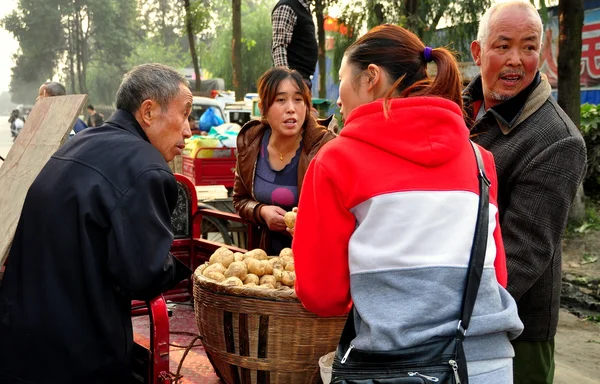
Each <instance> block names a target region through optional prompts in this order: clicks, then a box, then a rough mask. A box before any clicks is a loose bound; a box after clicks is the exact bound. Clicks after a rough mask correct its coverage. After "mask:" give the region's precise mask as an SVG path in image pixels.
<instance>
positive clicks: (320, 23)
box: [315, 0, 327, 99]
mask: <svg viewBox="0 0 600 384" xmlns="http://www.w3.org/2000/svg"><path fill="white" fill-rule="evenodd" d="M326 6H327V0H315V16H316V17H317V42H318V44H319V58H318V62H319V97H320V98H322V99H324V98H325V97H327V94H326V93H327V68H326V61H325V15H324V12H325V7H326Z"/></svg>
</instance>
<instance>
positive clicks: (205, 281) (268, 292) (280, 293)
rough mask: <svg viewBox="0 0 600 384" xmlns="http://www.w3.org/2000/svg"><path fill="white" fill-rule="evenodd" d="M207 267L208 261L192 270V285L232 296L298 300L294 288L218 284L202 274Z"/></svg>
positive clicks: (271, 299)
mask: <svg viewBox="0 0 600 384" xmlns="http://www.w3.org/2000/svg"><path fill="white" fill-rule="evenodd" d="M207 267H208V263H205V264H202V265H201V266H199V267H198V268H196V270H195V271H194V285H196V286H197V287H198V288H203V289H207V290H209V291H212V292H215V293H219V294H224V295H229V296H234V297H239V296H242V297H251V298H253V299H262V300H270V301H293V302H300V300H299V299H298V296H296V291H295V290H294V289H291V290H290V289H283V288H280V289H266V288H256V287H246V286H241V287H240V286H232V285H223V284H219V283H218V282H216V281H215V280H212V279H209V278H208V277H206V276H204V275H203V274H202V271H204V269H206V268H207Z"/></svg>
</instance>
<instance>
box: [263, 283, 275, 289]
mask: <svg viewBox="0 0 600 384" xmlns="http://www.w3.org/2000/svg"><path fill="white" fill-rule="evenodd" d="M259 287H260V288H266V289H275V287H274V286H272V285H271V284H269V283H267V284H261V285H259Z"/></svg>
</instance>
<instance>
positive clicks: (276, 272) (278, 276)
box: [273, 269, 283, 281]
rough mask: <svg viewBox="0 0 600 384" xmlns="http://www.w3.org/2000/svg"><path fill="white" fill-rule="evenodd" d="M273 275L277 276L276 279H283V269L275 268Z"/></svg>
mask: <svg viewBox="0 0 600 384" xmlns="http://www.w3.org/2000/svg"><path fill="white" fill-rule="evenodd" d="M273 277H274V278H275V281H281V278H282V277H283V270H281V269H274V270H273Z"/></svg>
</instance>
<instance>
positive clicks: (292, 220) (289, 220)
mask: <svg viewBox="0 0 600 384" xmlns="http://www.w3.org/2000/svg"><path fill="white" fill-rule="evenodd" d="M296 215H297V213H296V212H286V213H285V215H283V221H285V226H286V227H288V228H289V229H292V228H294V227H295V226H296Z"/></svg>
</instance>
